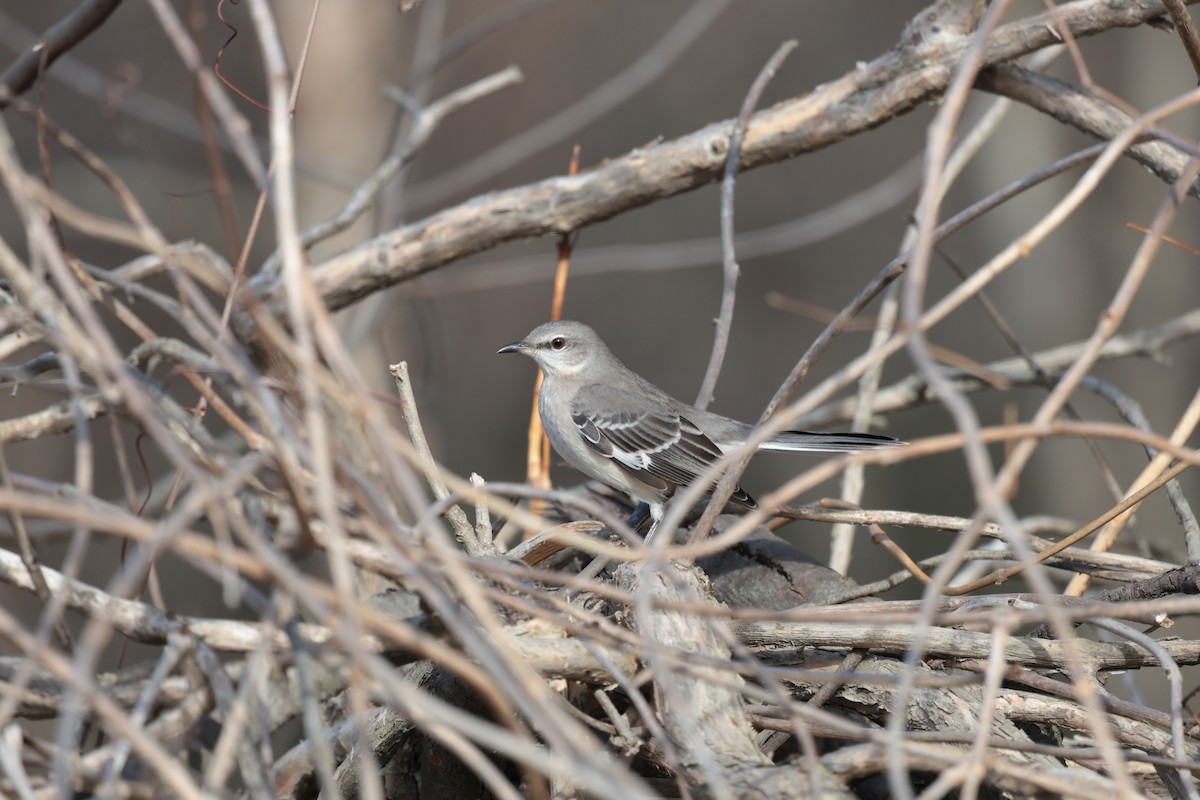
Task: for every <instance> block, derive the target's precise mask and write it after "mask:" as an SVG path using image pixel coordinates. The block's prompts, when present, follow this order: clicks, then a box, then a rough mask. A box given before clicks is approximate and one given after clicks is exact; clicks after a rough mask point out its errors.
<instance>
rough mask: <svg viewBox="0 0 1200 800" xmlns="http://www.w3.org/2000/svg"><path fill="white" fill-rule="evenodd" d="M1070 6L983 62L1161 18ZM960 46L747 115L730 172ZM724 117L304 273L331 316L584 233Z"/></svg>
mask: <svg viewBox="0 0 1200 800" xmlns="http://www.w3.org/2000/svg"><path fill="white" fill-rule="evenodd" d="M1115 6H1116V4H1113V3H1110V2H1108V0H1080V1H1079V2H1076V3H1071V4H1068V5H1064V6H1062V7H1060V8H1058V9H1056V10H1055V14H1054V15H1053V17H1051V16H1050V15H1038V16H1033V17H1028V18H1026V19H1022V20H1019V21H1017V22H1013V23H1011V24H1009V25H1005V26H1002V27H1000V28H998V29H997V30H996V32H995V34H994V35H993V36H992V37H991V41H990V43H989V46H988V48H987V52H986V54H985V57H984V63H985V64H986V65H989V66H990V65H994V64H999V63H1003V62H1005V61H1009V60H1011V59H1014V58H1017V57H1020V56H1023V55H1026V54H1028V53H1031V52H1034V51H1036V50H1039V49H1041V48H1043V47H1048V46H1050V45H1054V44H1058V43H1059V41H1060V34H1059V33H1058V30H1057V24H1062V25H1063V26H1065V27H1066V28H1068V29H1069V30H1070V32H1071V34H1072V35H1073V36H1075V37H1076V38H1079V37H1083V36H1091V35H1094V34H1096V33H1101V32H1103V31H1106V30H1109V29H1111V28H1116V27H1134V26H1137V25H1140V24H1142V23H1144V22H1146V21H1147V20H1148V19H1152V18H1154V17H1157V16H1160V15H1161V14H1162V13H1163V9H1162V5H1161V4H1160V3H1158V2H1156V1H1155V0H1136V1H1135V2H1130V3H1126V4H1121V5H1120V6H1119V7H1115ZM969 43H970V39H969V38H964V37H959V38H954V39H951V40H949V41H948V42H946V41H943V40H942V39H935V38H930V37H922V36H910V35H906V36H905V37H903V38H902V39H901V41H900V43H899V44H898V45H897V46H896V47H895V48H894V49H892V50H891V51H889V52H888V53H885V54H884V55H882V56H880V57H879V58H877V59H875V60H874V61H872V62H870V63H868V64H866V65H863V66H862V67H860V68H858V69H856V70H854V71H853V72H850V73H848V74H846V75H844V76H843V77H841V78H839V79H837V80H834V81H831V82H829V83H827V84H824V85H822V86H820V87H818V88H817V89H815V90H813V91H812V92H810V93H809V94H807V95H804V96H803V97H798V98H794V99H791V100H786V101H784V102H782V103H779V104H777V105H776V106H774V107H772V108H770V109H767V110H765V111H762V112H760V113H758V114H756V115H755V116H754V117H753V119H752V120H751V124H750V127H749V129H748V130H747V132H746V140H745V143H744V144H743V146H742V157H741V167H742V169H751V168H754V167H759V166H763V165H766V164H773V163H777V162H779V161H783V160H785V159H789V158H793V157H795V156H797V155H799V154H801V153H805V152H809V151H813V150H818V149H821V148H823V147H828V146H829V145H831V144H834V143H836V142H839V141H842V140H843V139H847V138H849V137H851V136H854V135H856V134H858V133H861V132H862V131H864V130H868V129H870V128H874V127H877V126H879V125H882V124H884V123H885V122H887V121H888V120H890V119H892V118H894V117H896V116H898V115H900V114H903V113H905V112H907V111H909V110H911V109H912V108H914V107H915V106H917V105H919V104H920V103H923V102H925V101H927V100H932V99H935V98H936V97H937V96H938V95H939V94H940V93H941V92H942V91H943V90H944V89H945V88H946V86H947V85H948V84H949V82H950V80H951V78H952V76H953V74H954V70H955V67H956V65H957V64H958V62H959V60H960V59H961V58H962V56H963V53H964V52H965V50H966V48H967V47H968V46H969ZM732 124H733V123H732V122H731V121H729V120H726V121H724V122H720V123H716V124H714V125H710V126H708V127H706V128H703V129H701V130H699V131H696V132H694V133H691V134H688V135H686V136H683V137H681V138H679V139H674V140H672V141H669V142H665V143H663V144H660V145H656V146H652V147H647V148H640V149H637V150H634V151H633V152H631V153H629V154H627V155H625V156H623V157H621V158H617V159H614V160H612V161H609V162H607V163H604V164H602V165H600V166H597V167H594V168H593V169H591V170H588V171H586V172H584V173H582V174H580V175H577V176H574V177H558V178H551V179H548V180H545V181H541V182H539V183H534V184H530V185H527V186H521V187H517V188H515V189H509V190H506V191H501V192H493V193H491V194H487V195H483V196H481V197H477V198H475V199H473V200H470V201H468V202H466V203H463V204H461V205H458V206H455V207H453V208H450V209H446V210H445V211H441V212H438V213H436V214H433V215H432V216H430V217H427V218H425V219H423V220H421V221H419V222H415V223H412V224H410V225H407V226H405V227H403V228H400V229H398V230H394V231H391V232H389V233H386V234H384V235H382V236H379V237H376V238H375V239H372V240H370V241H368V242H365V243H364V244H362V245H360V246H359V247H356V248H354V249H352V250H349V251H347V252H345V253H342V254H340V255H337V256H335V257H333V258H331V259H329V260H328V261H326V262H324V263H323V264H320V265H318V266H317V267H316V268H315V269H314V270H313V272H312V280H313V282H314V285H315V286H316V288H317V290H318V291H319V292H320V294H321V296H322V297H323V298H324V300H325V302H326V303H327V304H328V305H329V307H330V308H332V309H335V310H336V309H339V308H343V307H345V306H347V305H349V304H350V303H353V302H354V301H355V300H357V299H359V298H361V297H364V296H366V295H368V294H371V293H373V292H375V291H378V290H380V289H384V288H387V287H388V286H392V285H394V284H396V283H399V282H401V281H405V280H409V279H411V278H414V277H417V276H418V275H422V274H424V273H426V272H429V271H430V270H433V269H436V268H437V267H440V266H442V265H444V264H447V263H449V262H452V261H455V260H457V259H460V258H463V257H465V256H468V255H471V254H473V253H478V252H481V251H483V250H487V249H490V248H492V247H495V246H497V245H499V244H501V243H503V242H506V241H512V240H516V239H528V238H533V237H538V236H547V235H558V234H562V233H566V232H570V231H574V230H577V229H579V228H581V227H584V226H587V225H591V224H594V223H597V222H600V221H603V220H606V219H608V218H610V217H613V216H615V215H617V214H620V213H622V212H625V211H628V210H630V209H633V208H637V207H640V206H643V205H647V204H649V203H651V202H653V201H655V200H658V199H661V198H663V197H670V196H673V195H676V194H680V193H682V192H686V191H690V190H692V189H695V188H697V187H700V186H703V185H705V184H708V183H711V182H712V181H714V180H717V179H718V178H719V177H720V174H721V169H722V166H723V164H724V160H725V155H726V149H727V147H728V142H729V129H730V126H731V125H732ZM253 288H254V291H255V292H256V294H257V295H258V296H259V297H260V298H263V299H264V300H265V301H266V302H267V303H268V305H269V306H270V307H271V309H272V311H273V312H274V313H275V314H279V313H281V310H282V308H283V306H282V302H283V297H284V294H283V283H282V281H281V280H280V279H279V278H277V277H274V276H270V275H267V276H262V277H260V278H259V279H258V280H257V281H255V282H254V284H253Z"/></svg>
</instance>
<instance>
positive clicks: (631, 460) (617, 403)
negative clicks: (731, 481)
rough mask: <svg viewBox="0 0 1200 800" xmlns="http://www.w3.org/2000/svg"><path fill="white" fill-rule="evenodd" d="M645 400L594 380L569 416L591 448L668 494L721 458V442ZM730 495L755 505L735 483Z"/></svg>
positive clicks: (572, 407) (690, 481)
mask: <svg viewBox="0 0 1200 800" xmlns="http://www.w3.org/2000/svg"><path fill="white" fill-rule="evenodd" d="M651 406H652V404H650V403H645V402H641V403H638V402H635V401H634V399H633V397H632V396H631V395H628V394H625V393H623V392H620V391H619V390H617V389H614V388H612V387H610V386H603V385H600V384H594V385H591V386H585V387H584V388H582V389H581V390H580V391H579V392H578V393H577V394H576V396H575V398H574V400H573V402H572V404H571V419H572V420H573V421H574V423H575V426H576V427H577V428H578V429H579V432H580V434H582V436H583V438H584V440H585V441H586V442H587V443H588V445H590V446H591V447H592V449H594V450H595V451H596V452H598V453H599V454H600V455H602V456H604V457H606V458H610V459H612V460H613V462H614V463H615V464H616V465H617V466H619V467H620V468H621V469H623V470H625V471H626V472H628V473H629V474H630V475H631V476H633V477H634V478H637V479H638V480H640V481H642V482H643V483H646V484H649V485H650V486H653V487H655V488H658V489H661V490H663V491H665V492H667V493H668V494H671V493H673V492H674V490H675V487H677V486H688V485H690V484H692V483H693V482H695V480H696V479H697V478H698V477H699V476H700V475H701V473H703V472H705V471H706V470H707V469H708V468H709V467H710V466H712V464H713V463H714V462H715V461H717V460H718V459H720V458H721V455H722V453H721V448H719V447H717V445H716V444H715V443H714V442H713V440H712V439H710V438H709V437H708V436H707V435H706V434H705V433H704V431H702V430H700V428H699V427H697V426H696V425H695V424H694V423H692V422H691V421H690V420H688V419H687V418H686V417H684V416H683V415H681V414H679V413H676V412H675V411H674V410H672V409H670V408H668V407H665V406H664V407H662V408H653V407H651ZM709 488H710V489H711V488H712V487H711V486H710V487H709ZM730 499H731V500H733V501H734V502H737V503H740V504H742V505H744V506H747V507H749V508H754V507H755V502H754V500H753V499H752V498H751V497H750V495H748V494H747V493H746V492H745V491H744V490H743V489H742V487H741V486H738V487H737V488H736V489H735V491H734V493H733V496H732V497H731V498H730Z"/></svg>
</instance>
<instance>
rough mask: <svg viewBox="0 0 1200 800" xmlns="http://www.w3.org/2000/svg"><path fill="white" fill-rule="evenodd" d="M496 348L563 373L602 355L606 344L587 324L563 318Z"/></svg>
mask: <svg viewBox="0 0 1200 800" xmlns="http://www.w3.org/2000/svg"><path fill="white" fill-rule="evenodd" d="M496 352H497V353H520V354H521V355H525V356H529V357H530V358H532V359H533V360H534V361H536V362H537V364H538V366H539V367H541V368H542V371H543V372H545V373H546V374H547V375H555V376H566V375H574V374H576V373H578V372H580V371H581V370H583V369H585V368H586V367H587V366H588V364H589V363H593V362H594V361H595V360H596V359H599V358H603V357H604V356H606V355H607V354H608V348H607V347H605V345H604V342H602V341H601V340H600V337H599V336H597V335H596V332H595V331H594V330H592V329H591V328H589V327H588V326H587V325H584V324H583V323H582V322H572V321H570V320H565V319H564V320H558V321H555V322H547V323H544V324H542V325H539V326H537V327H536V328H534V329H533V330H532V331H530V332H529V335H528V336H526V337H525V338H524V339H522V340H521V341H519V342H513V343H512V344H506V345H504V347H501V348H500V349H499V350H497V351H496Z"/></svg>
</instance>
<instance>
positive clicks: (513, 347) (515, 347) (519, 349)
mask: <svg viewBox="0 0 1200 800" xmlns="http://www.w3.org/2000/svg"><path fill="white" fill-rule="evenodd" d="M524 352H525V342H513V343H512V344H506V345H504V347H501V348H500V349H499V350H497V351H496V355H500V354H501V353H524Z"/></svg>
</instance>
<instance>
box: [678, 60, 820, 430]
mask: <svg viewBox="0 0 1200 800" xmlns="http://www.w3.org/2000/svg"><path fill="white" fill-rule="evenodd" d="M799 44H800V43H799V42H798V41H796V40H795V39H788V40H787V41H786V42H784V43H783V44H781V45H779V48H778V49H777V50H776V51H775V54H774V55H772V56H771V57H770V58H769V59H768V60H767V63H766V64H764V65H763V68H762V70H761V71H760V72H759V73H758V77H757V78H755V79H754V83H752V84H750V91H748V92H746V97H745V98H744V99H743V100H742V108H741V110H740V111H739V112H738V115H737V119H735V120H734V122H733V125H732V126H731V128H730V131H729V143H728V145H727V147H728V152H727V153H726V154H725V174H724V177H723V178H722V180H721V264H722V267H721V274H722V280H723V283H722V289H721V310H720V311H719V312H718V314H717V325H716V331H715V332H714V334H713V346H712V353H711V354H710V355H709V358H708V368H707V369H706V370H705V371H704V380H702V381H701V382H700V391H699V393H698V394H697V395H696V408H708V404H709V403H711V402H712V399H713V393H714V392H715V391H716V389H717V378H718V377H719V376H720V374H721V365H722V364H723V363H725V348H726V347H728V346H729V332H730V329H731V328H732V327H733V305H734V302H735V301H736V299H737V279H738V273H739V272H740V271H741V268H740V267H739V266H738V263H737V256H736V255H735V253H734V251H733V187H734V183H735V182H736V180H737V173H738V168H739V166H740V164H741V157H742V140H743V139H744V138H745V137H746V127H747V126H748V125H749V124H750V115H751V114H753V113H754V108H755V107H756V106H757V105H758V100H759V98H760V97H762V93H763V92H764V91H766V88H767V84H768V83H770V82H771V78H773V77H775V73H776V72H778V71H779V68H780V67H781V66H782V65H783V61H784V59H786V58H787V57H788V56H789V55H790V54H791V52H792V51H793V50H795V49H796V48H797V47H798V46H799Z"/></svg>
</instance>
